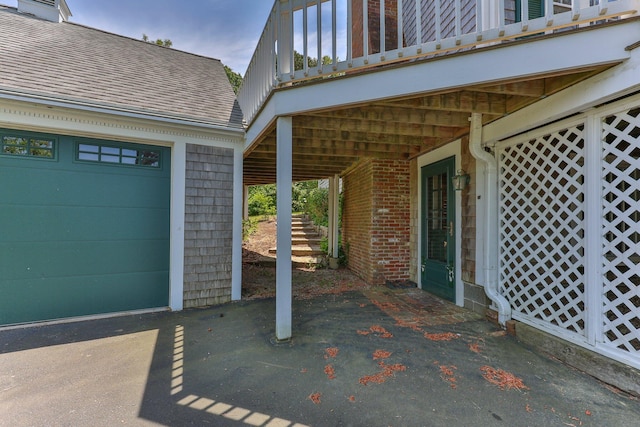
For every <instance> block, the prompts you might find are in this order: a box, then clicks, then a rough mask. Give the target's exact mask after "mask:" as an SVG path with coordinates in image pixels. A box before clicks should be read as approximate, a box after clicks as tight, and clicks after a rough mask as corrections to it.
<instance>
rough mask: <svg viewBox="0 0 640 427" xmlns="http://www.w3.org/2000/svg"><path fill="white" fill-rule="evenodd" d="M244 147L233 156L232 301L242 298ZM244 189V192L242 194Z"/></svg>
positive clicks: (239, 145) (239, 148) (239, 146)
mask: <svg viewBox="0 0 640 427" xmlns="http://www.w3.org/2000/svg"><path fill="white" fill-rule="evenodd" d="M242 151H243V147H242V144H238V145H237V146H236V148H235V149H234V153H233V154H234V156H233V245H232V256H231V299H232V300H233V301H239V300H240V299H241V298H242V212H243V210H244V209H243V199H244V197H243V196H244V195H245V194H246V193H245V192H246V189H247V187H246V186H243V185H242V173H243V172H242V164H243V157H242ZM243 188H244V190H245V191H244V192H240V190H241V189H243Z"/></svg>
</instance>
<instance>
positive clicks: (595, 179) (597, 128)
mask: <svg viewBox="0 0 640 427" xmlns="http://www.w3.org/2000/svg"><path fill="white" fill-rule="evenodd" d="M601 126H602V125H601V124H600V120H599V116H589V117H587V119H586V122H585V130H584V140H585V144H584V145H585V153H584V158H585V165H584V229H585V230H586V232H585V233H584V236H585V237H584V257H585V261H586V262H585V272H584V276H585V287H584V288H585V290H584V292H585V299H586V301H585V302H586V309H585V311H586V317H587V320H586V325H585V329H586V337H587V341H588V342H589V344H591V345H596V343H597V340H598V337H600V336H602V329H603V327H602V325H603V324H604V323H603V321H602V316H603V313H602V310H601V309H600V307H602V298H603V297H602V295H603V294H602V284H601V281H602V240H603V238H602V176H601V174H602V163H601V162H602V160H601V159H602V136H601V133H600V132H601Z"/></svg>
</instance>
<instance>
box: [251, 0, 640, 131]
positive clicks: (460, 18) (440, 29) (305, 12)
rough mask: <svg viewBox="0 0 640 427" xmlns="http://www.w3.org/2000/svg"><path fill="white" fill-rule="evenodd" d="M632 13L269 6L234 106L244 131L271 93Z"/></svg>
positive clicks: (282, 2) (636, 0) (321, 1)
mask: <svg viewBox="0 0 640 427" xmlns="http://www.w3.org/2000/svg"><path fill="white" fill-rule="evenodd" d="M374 5H375V6H374ZM639 8H640V0H613V1H606V0H373V1H372V0H276V1H275V3H274V6H273V8H272V10H271V14H270V15H269V18H268V20H267V23H266V25H265V28H264V31H263V33H262V36H261V37H260V40H259V42H258V45H257V47H256V50H255V52H254V54H253V57H252V59H251V61H250V63H249V66H248V68H247V71H246V73H245V76H244V79H243V84H242V88H241V90H240V93H239V95H238V100H239V103H240V106H241V108H242V110H243V112H244V116H245V120H246V122H247V123H248V124H250V123H251V122H252V121H253V119H254V118H255V117H256V115H257V114H258V112H259V111H260V109H261V108H262V106H263V104H264V102H265V101H266V99H267V97H268V96H269V94H270V93H271V91H272V90H273V89H274V88H276V87H279V86H284V85H290V84H295V83H296V82H300V81H304V80H309V79H314V78H327V77H331V76H336V75H341V74H344V73H349V72H350V71H353V70H361V69H366V68H368V67H378V66H380V65H383V64H390V63H395V62H399V61H407V60H410V59H415V58H420V57H428V56H434V55H439V54H443V53H447V52H452V51H460V50H465V49H471V48H481V47H483V46H488V45H492V44H495V43H499V42H502V41H504V40H513V39H517V38H521V37H526V36H529V35H534V34H541V33H550V32H555V31H559V30H562V29H566V28H575V27H579V26H587V25H595V24H599V23H602V22H607V21H610V20H614V19H624V18H626V17H631V16H634V15H636V14H637V10H638V9H639ZM380 17H383V18H384V19H381V18H380ZM380 35H384V36H383V37H381V36H380ZM305 58H306V60H305Z"/></svg>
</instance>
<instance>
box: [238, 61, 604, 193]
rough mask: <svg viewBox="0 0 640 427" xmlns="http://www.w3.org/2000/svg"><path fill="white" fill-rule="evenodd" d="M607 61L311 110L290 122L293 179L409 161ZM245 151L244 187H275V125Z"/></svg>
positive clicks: (577, 79) (592, 72)
mask: <svg viewBox="0 0 640 427" xmlns="http://www.w3.org/2000/svg"><path fill="white" fill-rule="evenodd" d="M610 66H611V64H607V65H602V66H597V67H591V68H588V69H584V68H583V69H579V70H563V71H561V72H558V73H556V74H554V75H544V76H538V77H537V78H532V79H531V78H530V79H526V80H509V81H501V82H496V83H492V84H484V85H476V86H468V87H464V88H459V89H449V90H447V91H444V92H438V93H429V94H424V95H421V96H410V97H402V98H398V99H387V100H384V101H374V102H371V103H368V104H358V105H351V106H344V105H343V106H339V107H337V108H334V109H330V110H327V109H325V110H319V111H310V112H307V113H303V114H297V115H295V116H294V117H293V130H292V132H293V147H292V149H293V157H292V159H293V179H294V180H295V181H301V180H309V179H319V178H325V177H329V176H333V175H340V174H342V173H344V171H345V170H347V169H348V168H350V167H351V166H352V165H353V164H354V163H355V162H356V161H357V160H358V159H360V158H365V157H372V158H379V159H395V160H408V159H411V158H415V157H416V156H418V155H420V154H423V153H425V152H428V151H430V150H433V149H435V148H438V147H441V146H443V145H446V144H448V143H449V142H451V141H453V140H456V139H458V138H460V137H463V136H465V135H467V134H468V132H469V117H470V115H471V113H482V114H483V124H487V123H490V122H492V121H494V120H497V119H499V118H501V117H503V116H505V115H508V114H510V113H513V112H515V111H518V110H519V109H521V108H523V107H526V106H528V105H531V104H532V103H534V102H537V101H539V100H540V99H543V98H545V97H547V96H549V95H551V94H553V93H556V92H558V91H560V90H563V89H566V88H567V87H569V86H571V85H574V84H576V83H577V82H580V81H583V80H585V79H587V78H589V77H591V76H593V75H595V74H597V73H599V72H601V71H603V70H606V69H608V68H609V67H610ZM263 135H264V136H263V137H262V138H261V140H260V141H258V142H257V143H256V144H254V145H253V149H252V151H251V152H246V153H245V169H244V171H245V172H244V176H245V184H248V185H253V184H262V183H269V182H274V180H275V176H276V169H275V158H276V139H275V127H272V128H271V129H270V130H267V131H266V132H265V133H264V134H263Z"/></svg>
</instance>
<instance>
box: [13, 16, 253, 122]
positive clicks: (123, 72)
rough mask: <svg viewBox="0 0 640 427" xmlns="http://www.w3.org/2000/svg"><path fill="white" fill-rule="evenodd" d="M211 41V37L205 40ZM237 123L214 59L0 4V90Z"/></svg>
mask: <svg viewBox="0 0 640 427" xmlns="http://www.w3.org/2000/svg"><path fill="white" fill-rule="evenodd" d="M212 43H215V40H212ZM3 91H4V92H12V93H18V94H26V95H35V96H44V97H48V98H53V99H56V100H61V101H71V102H79V103H86V104H89V105H95V106H100V107H106V108H109V109H114V110H122V111H130V112H134V113H141V114H147V115H151V116H159V117H168V118H173V119H180V120H186V121H190V122H197V123H204V124H211V125H218V126H229V127H234V128H238V127H241V126H242V112H241V111H240V107H239V106H238V103H237V101H236V97H235V94H234V93H233V90H232V88H231V85H230V83H229V80H228V79H227V76H226V73H225V71H224V67H223V65H222V63H221V62H220V61H219V60H217V59H212V58H206V57H203V56H198V55H194V54H190V53H186V52H182V51H179V50H175V49H169V48H165V47H161V46H157V45H155V44H152V43H146V42H144V41H141V40H135V39H131V38H128V37H123V36H119V35H116V34H112V33H107V32H104V31H101V30H97V29H94V28H89V27H85V26H82V25H78V24H73V23H69V22H63V23H56V22H49V21H45V20H41V19H38V18H35V17H33V16H30V15H24V14H20V13H18V12H17V10H16V9H15V8H12V7H8V6H3V5H0V92H3Z"/></svg>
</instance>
